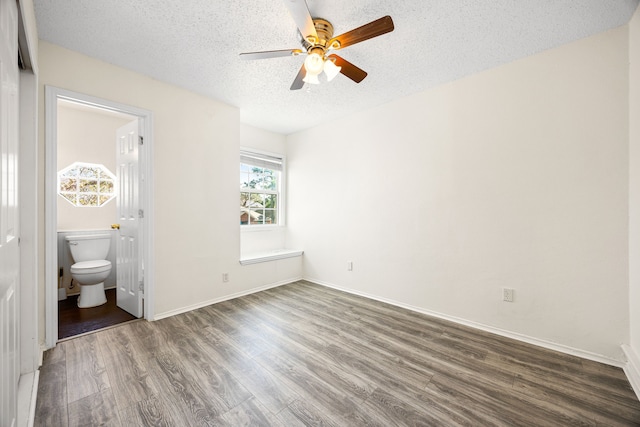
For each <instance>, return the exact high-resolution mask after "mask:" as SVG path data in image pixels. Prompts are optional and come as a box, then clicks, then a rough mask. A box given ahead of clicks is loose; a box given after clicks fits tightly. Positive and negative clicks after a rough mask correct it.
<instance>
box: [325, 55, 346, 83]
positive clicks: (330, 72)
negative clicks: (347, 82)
mask: <svg viewBox="0 0 640 427" xmlns="http://www.w3.org/2000/svg"><path fill="white" fill-rule="evenodd" d="M341 69H342V67H338V66H337V65H336V64H334V63H333V61H332V60H331V59H327V60H325V61H324V73H325V74H326V75H327V81H328V82H330V81H331V80H333V79H334V78H335V77H336V76H337V75H338V74H340V70H341Z"/></svg>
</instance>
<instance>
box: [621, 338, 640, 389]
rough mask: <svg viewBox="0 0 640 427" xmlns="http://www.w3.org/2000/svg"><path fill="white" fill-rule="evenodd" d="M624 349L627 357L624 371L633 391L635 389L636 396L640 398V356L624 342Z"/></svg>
mask: <svg viewBox="0 0 640 427" xmlns="http://www.w3.org/2000/svg"><path fill="white" fill-rule="evenodd" d="M622 351H624V355H625V356H626V357H627V363H626V365H625V366H624V367H623V369H624V373H625V374H626V376H627V379H628V380H629V383H630V384H631V387H632V388H633V391H635V393H636V396H637V397H638V399H640V358H638V354H637V353H636V352H635V350H634V349H633V348H631V346H629V345H627V344H622Z"/></svg>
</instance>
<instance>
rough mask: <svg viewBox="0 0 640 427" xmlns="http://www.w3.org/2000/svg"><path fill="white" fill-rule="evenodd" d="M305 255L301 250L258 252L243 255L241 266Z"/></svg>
mask: <svg viewBox="0 0 640 427" xmlns="http://www.w3.org/2000/svg"><path fill="white" fill-rule="evenodd" d="M303 253H304V251H303V250H300V249H276V250H273V251H268V252H256V253H253V254H246V255H242V256H241V258H240V264H242V265H250V264H258V263H260V262H268V261H276V260H279V259H286V258H294V257H299V256H302V254H303Z"/></svg>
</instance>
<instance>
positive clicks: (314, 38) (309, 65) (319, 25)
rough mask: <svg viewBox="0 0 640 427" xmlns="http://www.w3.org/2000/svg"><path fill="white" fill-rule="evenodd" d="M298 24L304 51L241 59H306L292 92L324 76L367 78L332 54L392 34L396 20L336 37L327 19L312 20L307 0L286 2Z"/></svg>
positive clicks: (384, 19)
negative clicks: (300, 56) (323, 74)
mask: <svg viewBox="0 0 640 427" xmlns="http://www.w3.org/2000/svg"><path fill="white" fill-rule="evenodd" d="M284 2H285V5H286V6H287V8H288V9H289V13H291V16H292V17H293V20H294V21H295V22H296V25H297V26H298V29H299V30H300V35H301V37H302V40H301V43H302V47H303V49H283V50H268V51H263V52H247V53H241V54H240V58H242V59H266V58H277V57H283V56H297V55H307V57H306V58H305V60H304V63H303V64H302V67H300V71H298V75H297V76H296V78H295V79H294V81H293V84H292V85H291V90H297V89H301V88H302V87H303V86H304V84H305V83H309V84H319V83H320V81H319V80H318V76H319V75H320V74H321V73H322V72H324V73H325V74H326V76H327V80H328V81H331V80H333V78H334V77H335V76H337V75H338V73H341V74H343V75H345V76H347V77H349V78H350V79H351V80H353V81H354V82H356V83H360V82H361V81H362V80H364V78H365V77H367V73H366V71H364V70H362V69H360V68H358V67H357V66H355V65H353V64H352V63H350V62H349V61H347V60H346V59H343V58H341V57H340V56H338V55H336V54H335V53H331V51H334V50H338V49H342V48H344V47H347V46H351V45H354V44H356V43H360V42H362V41H365V40H369V39H371V38H374V37H377V36H380V35H382V34H386V33H389V32H391V31H393V28H394V27H393V20H392V19H391V17H390V16H384V17H382V18H380V19H376V20H375V21H372V22H369V23H368V24H365V25H363V26H361V27H358V28H356V29H354V30H351V31H347V32H346V33H344V34H341V35H339V36H336V37H334V36H333V25H331V23H330V22H329V21H327V20H326V19H322V18H312V17H311V14H310V13H309V8H308V7H307V3H306V1H305V0H284Z"/></svg>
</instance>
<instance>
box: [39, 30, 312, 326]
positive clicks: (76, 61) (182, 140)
mask: <svg viewBox="0 0 640 427" xmlns="http://www.w3.org/2000/svg"><path fill="white" fill-rule="evenodd" d="M39 53H40V56H39V63H40V114H39V117H40V128H41V129H44V102H43V100H44V96H43V90H44V89H43V88H44V85H52V86H56V87H60V88H64V89H68V90H72V91H75V92H79V93H84V94H88V95H91V96H95V97H99V98H103V99H108V100H111V101H115V102H118V103H122V104H126V105H131V106H134V107H138V108H143V109H147V110H151V111H152V112H153V114H154V121H153V123H154V128H153V144H154V159H153V168H154V173H155V182H154V183H153V185H154V187H155V204H154V212H153V215H154V216H155V230H154V233H153V238H152V240H153V244H154V251H155V277H156V283H155V307H154V309H155V313H156V316H157V317H161V316H163V315H166V314H171V313H175V312H179V311H181V310H185V309H188V308H191V307H194V306H198V305H202V304H206V303H208V302H212V301H216V300H219V299H224V298H226V297H228V296H230V295H236V294H238V293H242V292H246V291H248V290H250V289H253V288H256V287H260V286H264V285H268V284H271V283H278V282H282V281H284V280H286V279H283V278H288V277H292V276H295V275H299V273H300V269H301V267H300V266H299V265H298V266H296V265H295V263H294V262H291V263H287V264H283V265H280V266H279V268H278V269H275V270H274V269H273V268H269V267H264V265H266V264H268V263H265V264H261V265H259V266H257V267H255V268H247V267H241V266H240V264H239V262H238V261H239V256H240V227H239V224H238V197H239V195H238V161H239V160H238V159H239V145H240V144H239V143H240V120H239V111H238V110H237V109H236V108H233V107H230V106H227V105H225V104H222V103H220V102H218V101H215V100H212V99H210V98H207V97H204V96H200V95H196V94H194V93H192V92H189V91H186V90H183V89H181V88H178V87H175V86H171V85H168V84H165V83H162V82H159V81H157V80H154V79H151V78H149V77H146V76H143V75H141V74H137V73H135V72H132V71H128V70H125V69H122V68H119V67H115V66H113V65H110V64H107V63H104V62H101V61H98V60H96V59H92V58H89V57H87V56H84V55H81V54H78V53H76V52H72V51H69V50H66V49H63V48H61V47H59V46H56V45H52V44H50V43H47V42H44V41H41V42H40V51H39ZM40 150H41V151H40V152H41V154H40V155H41V157H42V158H43V156H44V154H43V153H44V135H41V138H40ZM41 164H44V161H43V162H42V163H41ZM40 173H41V174H43V176H44V172H43V171H42V170H41V171H40ZM39 197H40V201H41V206H44V203H43V202H42V201H43V200H44V198H43V188H42V187H41V188H40V196H39ZM43 218H44V212H41V220H40V224H41V230H43V229H44V227H43V226H42V224H43V222H44V220H43ZM42 233H44V231H42V232H41V237H40V240H41V242H42V241H43V240H44V235H43V234H42ZM41 247H44V245H42V246H41ZM40 259H41V260H44V256H42V257H41V258H40ZM299 262H300V261H298V263H299ZM40 268H41V269H42V266H40ZM222 273H228V274H229V278H230V280H229V282H227V283H223V282H222ZM43 286H44V284H43V283H41V289H40V296H41V299H40V307H39V313H40V315H41V316H40V318H41V325H40V330H41V331H44V323H43V322H44V290H43V288H42V287H43ZM41 333H43V332H41ZM41 339H42V335H41Z"/></svg>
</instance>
